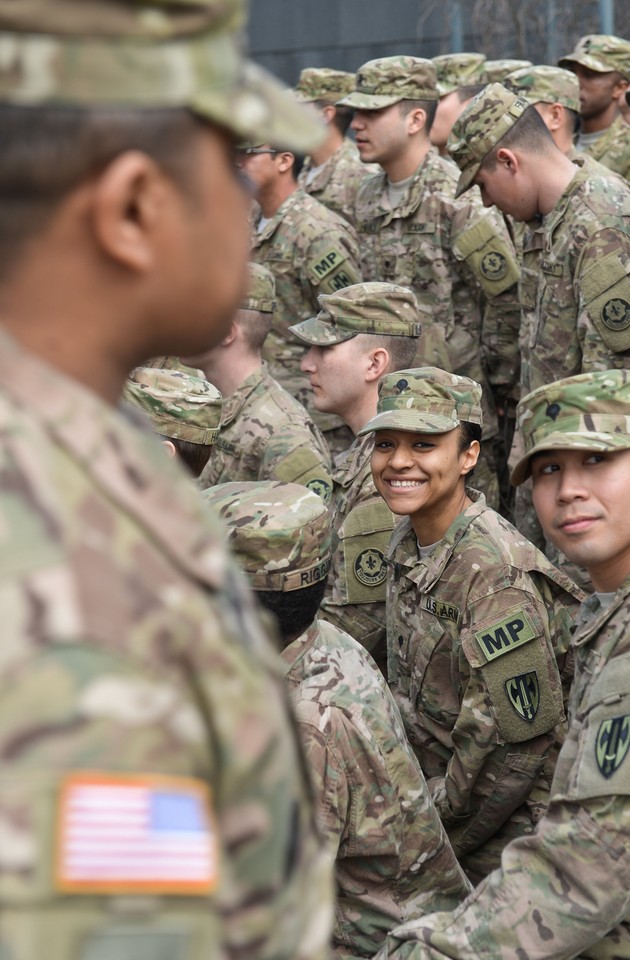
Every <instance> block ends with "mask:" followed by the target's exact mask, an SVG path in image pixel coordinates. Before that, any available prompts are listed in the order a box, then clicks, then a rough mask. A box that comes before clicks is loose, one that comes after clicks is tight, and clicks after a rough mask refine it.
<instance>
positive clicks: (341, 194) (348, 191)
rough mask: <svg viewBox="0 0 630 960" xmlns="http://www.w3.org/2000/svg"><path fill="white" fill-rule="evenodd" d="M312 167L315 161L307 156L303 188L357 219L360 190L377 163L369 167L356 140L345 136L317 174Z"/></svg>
mask: <svg viewBox="0 0 630 960" xmlns="http://www.w3.org/2000/svg"><path fill="white" fill-rule="evenodd" d="M312 171H313V161H312V159H311V158H310V157H307V158H306V160H305V162H304V166H303V167H302V169H301V170H300V175H299V177H298V183H299V184H300V186H301V188H302V190H304V192H305V193H308V194H309V195H310V196H312V197H314V199H315V200H319V202H320V203H323V204H324V206H325V207H328V209H329V210H332V211H333V213H336V214H338V215H339V216H340V217H343V218H344V219H345V220H348V221H349V222H350V223H353V221H354V206H355V202H356V196H357V191H358V189H359V187H360V186H361V183H362V181H363V180H364V179H365V177H366V176H367V175H368V173H370V172H374V168H373V166H371V165H370V167H369V168H366V164H364V163H361V160H360V158H359V153H358V150H357V148H356V147H355V145H354V143H353V142H352V141H351V140H348V139H345V140H344V142H343V144H342V145H341V146H340V147H339V149H338V150H337V151H336V152H335V153H334V154H333V155H332V157H330V159H329V160H327V161H326V163H325V164H324V165H323V166H322V167H321V169H318V170H317V172H316V173H315V174H314V175H313V173H312Z"/></svg>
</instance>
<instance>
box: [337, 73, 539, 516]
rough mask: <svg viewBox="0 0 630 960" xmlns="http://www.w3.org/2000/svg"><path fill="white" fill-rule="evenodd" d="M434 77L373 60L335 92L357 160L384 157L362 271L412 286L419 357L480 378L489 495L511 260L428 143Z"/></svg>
mask: <svg viewBox="0 0 630 960" xmlns="http://www.w3.org/2000/svg"><path fill="white" fill-rule="evenodd" d="M436 83H437V81H436V70H435V66H434V65H433V63H432V62H431V61H430V60H423V59H420V58H418V57H407V56H398V57H386V58H383V59H379V60H370V61H369V62H368V63H365V64H363V66H362V67H361V68H360V69H359V71H358V73H357V81H356V88H355V91H354V93H352V94H350V95H349V96H348V97H346V98H345V99H344V100H342V101H341V102H342V103H343V104H347V105H348V106H351V107H354V108H355V115H354V119H353V121H352V125H351V126H352V128H353V129H354V131H355V134H356V140H357V146H358V148H359V153H360V155H361V159H362V160H363V161H365V162H377V163H379V164H380V166H381V168H382V172H381V173H379V174H377V175H375V176H373V177H369V178H367V179H366V180H365V182H364V183H363V184H362V186H361V188H360V190H359V193H358V195H357V208H356V226H357V230H358V232H359V237H360V241H361V266H362V269H363V274H364V279H365V280H384V281H388V282H391V283H398V284H401V285H402V286H406V287H410V288H411V290H413V292H414V293H415V295H416V298H417V300H418V303H419V304H420V306H421V308H425V309H426V310H427V312H430V313H431V314H432V317H433V320H432V322H431V323H425V324H424V328H423V341H424V343H423V345H422V352H423V356H422V358H418V363H427V362H428V363H431V364H434V365H436V366H440V367H444V368H445V369H450V370H453V371H454V372H455V373H458V374H462V375H466V376H471V377H473V378H474V379H475V380H477V381H479V382H481V383H483V384H487V385H488V386H487V389H486V391H485V398H484V405H485V428H484V442H483V445H482V449H483V456H482V462H481V463H480V467H479V483H480V485H481V486H482V488H483V489H484V492H486V493H487V495H488V497H489V498H490V501H491V502H492V503H493V504H498V484H497V477H496V471H495V455H494V446H495V442H498V441H496V438H497V437H498V434H499V423H498V420H497V411H496V406H495V400H496V401H498V403H499V406H500V408H501V410H502V411H504V410H506V409H507V407H508V406H509V403H510V401H511V399H512V391H513V388H514V384H515V382H516V381H517V379H518V364H519V358H518V326H519V320H520V309H519V304H518V301H517V298H516V282H517V280H518V276H519V271H518V265H517V263H516V258H515V253H514V249H513V246H512V243H511V240H510V238H509V236H508V233H507V229H506V227H505V224H504V222H503V219H502V218H501V216H500V215H499V214H498V213H497V212H496V211H484V210H483V209H482V205H481V202H480V200H479V198H478V197H475V196H473V197H471V198H468V199H467V201H465V202H463V203H462V202H461V201H458V200H456V199H455V186H456V174H455V172H454V169H453V165H452V164H451V163H449V162H448V161H446V160H444V159H443V158H441V157H439V156H438V155H437V154H436V152H435V151H434V150H432V149H431V141H430V140H429V135H430V132H431V125H432V121H433V118H434V115H435V111H436V108H437V100H438V91H437V86H436ZM444 346H446V352H447V356H446V357H444ZM490 385H491V386H490ZM492 390H494V391H495V392H494V394H493V392H492Z"/></svg>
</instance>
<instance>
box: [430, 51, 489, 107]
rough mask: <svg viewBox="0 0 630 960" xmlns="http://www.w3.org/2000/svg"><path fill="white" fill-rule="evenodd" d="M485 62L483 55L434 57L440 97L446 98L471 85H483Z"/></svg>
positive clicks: (447, 54)
mask: <svg viewBox="0 0 630 960" xmlns="http://www.w3.org/2000/svg"><path fill="white" fill-rule="evenodd" d="M485 62H486V58H485V56H484V54H483V53H445V54H442V55H440V56H439V57H433V60H432V63H433V66H434V67H435V70H436V73H437V92H438V96H440V97H444V96H446V94H447V93H453V91H454V90H458V89H459V87H466V86H468V85H469V84H473V83H482V82H483V80H484V79H485V75H484V64H485Z"/></svg>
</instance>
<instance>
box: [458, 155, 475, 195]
mask: <svg viewBox="0 0 630 960" xmlns="http://www.w3.org/2000/svg"><path fill="white" fill-rule="evenodd" d="M480 166H481V163H473V164H471V165H470V166H468V167H466V169H465V170H464V171H462V173H460V175H459V180H458V181H457V188H456V190H455V199H457V197H461V195H462V193H466V191H467V190H470V188H471V187H474V185H475V177H476V176H477V174H478V172H479V167H480Z"/></svg>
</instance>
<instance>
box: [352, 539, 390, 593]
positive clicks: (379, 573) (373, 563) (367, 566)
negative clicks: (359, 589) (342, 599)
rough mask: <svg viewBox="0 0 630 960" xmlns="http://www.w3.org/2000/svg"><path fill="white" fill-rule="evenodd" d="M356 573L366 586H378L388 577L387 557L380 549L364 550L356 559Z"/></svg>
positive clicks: (360, 581)
mask: <svg viewBox="0 0 630 960" xmlns="http://www.w3.org/2000/svg"><path fill="white" fill-rule="evenodd" d="M354 575H355V577H356V578H357V580H358V581H359V583H362V584H363V585H364V586H366V587H376V586H378V585H379V584H381V583H383V582H384V581H385V579H386V578H387V567H386V565H385V557H384V556H383V554H382V553H381V551H380V550H375V549H374V547H370V548H368V549H367V550H362V551H361V553H360V554H359V556H358V557H357V558H356V560H355V561H354Z"/></svg>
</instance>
